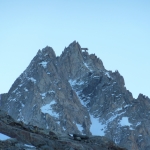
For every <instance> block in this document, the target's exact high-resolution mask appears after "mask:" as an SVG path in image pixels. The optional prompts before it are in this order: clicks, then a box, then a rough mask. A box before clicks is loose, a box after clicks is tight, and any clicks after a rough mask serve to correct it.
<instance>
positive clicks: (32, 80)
mask: <svg viewBox="0 0 150 150" xmlns="http://www.w3.org/2000/svg"><path fill="white" fill-rule="evenodd" d="M28 80H29V81H31V82H33V83H34V84H35V83H36V80H35V79H34V78H33V77H31V78H29V77H28Z"/></svg>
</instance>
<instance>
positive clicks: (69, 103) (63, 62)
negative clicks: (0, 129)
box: [0, 41, 150, 150]
mask: <svg viewBox="0 0 150 150" xmlns="http://www.w3.org/2000/svg"><path fill="white" fill-rule="evenodd" d="M0 104H1V105H0V109H3V110H5V111H6V112H7V113H8V114H9V115H11V116H12V117H13V118H14V119H15V120H16V121H22V122H24V123H25V124H28V125H33V126H38V127H39V128H44V129H48V130H52V131H57V132H60V133H65V134H68V133H69V134H71V133H72V134H74V133H76V134H86V135H88V136H91V135H100V136H105V137H107V138H109V139H111V140H112V141H114V142H115V143H116V144H118V145H119V146H121V147H126V148H127V149H129V150H135V149H136V150H148V149H149V148H150V130H149V124H150V118H149V115H148V114H149V113H150V99H149V98H148V97H146V96H144V95H142V94H140V95H139V97H138V98H137V99H134V98H133V96H132V93H131V92H130V91H128V90H127V89H126V87H125V83H124V79H123V77H122V76H121V75H120V73H119V72H118V71H115V72H112V71H108V70H106V69H105V68H104V66H103V63H102V61H101V60H100V59H99V58H97V56H96V55H95V54H89V53H88V52H87V51H82V48H81V46H80V45H79V43H78V42H75V41H74V42H73V43H71V44H70V45H69V46H68V47H67V48H65V49H64V51H63V52H62V54H61V55H60V56H59V57H57V56H56V54H55V52H54V50H53V49H52V48H51V47H45V48H44V49H43V50H39V51H38V53H37V55H36V56H35V57H34V58H33V60H32V61H31V63H30V64H29V66H28V67H27V69H26V70H25V71H24V72H23V73H22V74H21V75H20V76H19V78H17V79H16V81H15V82H14V84H13V85H12V87H11V88H10V90H9V92H8V93H6V94H2V95H1V100H0Z"/></svg>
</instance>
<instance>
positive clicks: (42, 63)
mask: <svg viewBox="0 0 150 150" xmlns="http://www.w3.org/2000/svg"><path fill="white" fill-rule="evenodd" d="M47 63H48V62H46V61H42V62H41V63H39V65H42V66H43V68H46V67H47Z"/></svg>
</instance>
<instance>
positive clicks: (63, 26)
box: [0, 0, 150, 98]
mask: <svg viewBox="0 0 150 150" xmlns="http://www.w3.org/2000/svg"><path fill="white" fill-rule="evenodd" d="M149 7H150V1H149V0H132V1H131V0H125V1H121V0H94V1H92V0H75V1H74V0H43V1H41V0H32V1H30V0H25V1H23V0H22V1H20V0H13V1H12V0H0V56H1V58H0V68H1V72H0V93H7V92H8V91H9V89H10V87H11V86H12V84H13V82H14V81H15V80H16V78H17V77H19V75H20V74H21V73H22V72H23V71H24V70H25V69H26V67H27V66H28V65H29V63H30V61H31V60H32V59H33V57H34V56H35V55H36V53H37V51H38V50H39V49H42V48H44V47H46V46H47V45H48V46H51V47H52V48H53V49H54V50H55V52H56V55H57V56H59V55H60V54H61V52H62V51H63V50H64V48H65V47H67V46H68V45H69V44H70V43H71V42H73V41H74V40H76V41H78V42H79V44H80V45H81V47H87V48H88V49H89V53H90V54H92V53H95V54H96V55H97V56H98V57H99V58H100V59H101V60H102V61H103V64H104V66H105V68H106V69H107V70H112V71H115V70H118V71H119V73H120V74H121V75H122V76H123V77H124V80H125V86H126V88H127V89H128V90H129V91H131V92H132V94H133V97H134V98H137V97H138V95H139V93H142V94H144V95H146V96H148V97H150V89H149V85H150V67H149V65H150V57H149V56H150V42H149V40H150V9H149Z"/></svg>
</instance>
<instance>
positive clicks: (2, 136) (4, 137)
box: [0, 133, 11, 141]
mask: <svg viewBox="0 0 150 150" xmlns="http://www.w3.org/2000/svg"><path fill="white" fill-rule="evenodd" d="M10 138H11V137H9V136H7V135H5V134H2V133H0V140H1V141H5V140H8V139H10Z"/></svg>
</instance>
